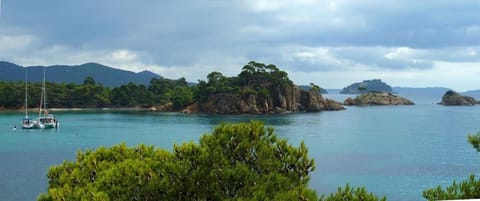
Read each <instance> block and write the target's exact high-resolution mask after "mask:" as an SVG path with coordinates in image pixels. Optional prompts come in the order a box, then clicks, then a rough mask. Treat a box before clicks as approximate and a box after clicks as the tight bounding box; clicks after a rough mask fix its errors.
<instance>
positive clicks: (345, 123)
mask: <svg viewBox="0 0 480 201" xmlns="http://www.w3.org/2000/svg"><path fill="white" fill-rule="evenodd" d="M330 96H331V98H338V97H340V96H342V95H330ZM340 98H343V97H340ZM429 102H430V101H429ZM22 116H23V115H22V114H21V113H1V114H0V200H7V201H8V200H35V199H36V197H37V195H38V194H39V193H41V192H44V191H46V189H47V179H46V176H45V175H46V173H47V170H48V168H49V167H50V166H52V165H56V164H60V163H61V162H62V161H64V160H73V159H74V157H75V152H76V151H77V150H85V149H87V148H90V149H95V148H97V147H99V146H111V145H114V144H119V143H122V142H125V143H126V144H127V145H136V144H139V143H145V144H151V145H155V146H158V147H162V148H165V149H169V150H171V148H172V147H173V144H174V143H182V142H189V141H197V140H198V139H199V137H200V136H201V135H202V134H203V133H206V132H209V131H210V130H211V129H212V128H213V127H214V126H215V125H216V124H218V123H219V122H222V121H228V122H242V121H248V120H250V119H257V120H262V121H265V123H266V124H267V125H270V126H273V127H275V129H276V132H277V134H278V135H280V136H282V137H285V138H287V139H288V140H289V142H290V143H292V144H295V145H298V144H299V143H300V142H301V141H302V140H303V141H304V142H305V143H306V144H307V146H308V148H309V156H310V157H312V158H314V159H315V162H316V170H315V171H314V172H313V173H312V174H311V176H312V179H311V181H310V186H311V187H312V188H314V189H316V190H317V192H318V193H319V194H321V193H329V192H334V191H336V189H337V187H338V186H344V185H345V184H346V183H350V184H352V185H354V186H358V185H363V186H365V187H366V188H367V189H368V190H369V191H372V192H374V193H375V194H379V195H387V197H388V199H389V200H423V198H422V195H421V192H422V191H423V190H424V189H426V188H429V187H434V186H436V185H447V184H450V183H451V182H452V181H453V180H463V179H466V178H467V177H468V176H469V174H471V173H475V174H476V173H480V154H479V153H477V152H476V151H475V150H474V149H473V148H472V147H471V145H470V144H468V143H467V141H466V136H467V134H469V133H476V132H477V131H480V106H473V107H444V106H439V105H435V104H431V103H425V104H418V105H415V106H385V107H384V106H382V107H348V108H347V110H345V111H339V112H320V113H299V114H288V115H237V116H218V115H217V116H215V115H213V116H209V115H183V114H176V113H149V112H111V111H91V112H61V113H60V112H57V116H58V118H59V119H60V121H61V128H60V129H58V130H21V129H19V130H17V131H13V130H11V125H13V124H15V123H16V124H19V121H20V120H21V118H22Z"/></svg>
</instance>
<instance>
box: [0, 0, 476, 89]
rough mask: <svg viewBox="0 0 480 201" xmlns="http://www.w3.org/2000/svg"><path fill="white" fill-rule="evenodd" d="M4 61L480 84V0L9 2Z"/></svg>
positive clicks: (336, 80) (325, 81) (0, 37)
mask: <svg viewBox="0 0 480 201" xmlns="http://www.w3.org/2000/svg"><path fill="white" fill-rule="evenodd" d="M0 1H1V11H0V59H1V60H5V61H10V62H13V63H16V64H19V65H23V66H30V65H54V64H67V65H79V64H83V63H87V62H98V63H101V64H104V65H107V66H111V67H115V68H121V69H125V70H130V71H134V72H140V71H143V70H150V71H152V72H155V73H157V74H160V75H162V76H164V77H167V78H171V79H177V78H180V77H185V78H186V79H187V80H189V81H192V82H195V81H197V80H200V79H201V80H205V79H206V76H207V74H208V73H210V72H212V71H218V72H221V73H223V74H224V75H226V76H234V75H238V74H239V73H240V71H241V68H242V67H243V66H244V65H245V64H247V63H248V62H249V61H257V62H262V63H266V64H275V65H276V66H277V67H279V68H280V69H281V70H284V71H286V72H287V73H288V75H289V77H290V79H292V80H293V81H294V82H295V83H296V84H309V83H315V84H318V85H320V86H321V87H323V88H343V87H345V86H347V85H349V84H351V83H354V82H360V81H362V80H367V79H382V80H383V81H385V82H387V83H388V84H390V85H392V86H405V87H434V86H441V87H448V88H452V89H455V90H458V91H465V90H473V89H480V0H458V1H452V0H381V1H378V0H361V1H359V0H236V1H231V0H141V1H135V0H101V1H99V0H47V1H39V0H0Z"/></svg>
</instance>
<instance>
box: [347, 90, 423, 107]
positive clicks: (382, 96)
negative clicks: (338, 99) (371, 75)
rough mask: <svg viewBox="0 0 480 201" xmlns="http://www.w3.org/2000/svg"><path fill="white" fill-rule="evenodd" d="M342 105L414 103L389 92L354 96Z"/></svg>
mask: <svg viewBox="0 0 480 201" xmlns="http://www.w3.org/2000/svg"><path fill="white" fill-rule="evenodd" d="M343 104H344V105H349V106H350V105H360V106H361V105H414V104H415V103H413V102H412V101H410V100H408V99H406V98H403V97H400V96H396V95H393V94H391V93H374V92H370V93H366V94H361V95H359V96H357V97H356V98H347V99H346V100H345V101H344V102H343Z"/></svg>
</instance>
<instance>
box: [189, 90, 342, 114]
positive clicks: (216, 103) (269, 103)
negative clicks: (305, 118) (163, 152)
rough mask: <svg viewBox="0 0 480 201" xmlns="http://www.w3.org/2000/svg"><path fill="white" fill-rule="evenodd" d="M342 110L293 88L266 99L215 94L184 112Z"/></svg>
mask: <svg viewBox="0 0 480 201" xmlns="http://www.w3.org/2000/svg"><path fill="white" fill-rule="evenodd" d="M343 109H344V108H343V107H342V105H341V104H340V103H339V102H336V101H333V100H330V99H324V98H323V97H322V96H321V95H320V94H319V93H317V92H315V91H313V90H310V91H304V90H301V89H299V88H298V87H296V86H293V87H290V86H287V87H283V88H281V89H280V90H278V91H276V93H274V95H272V96H267V97H265V96H263V95H242V94H239V93H219V94H215V95H212V96H210V97H208V99H207V100H206V101H205V102H204V103H195V104H193V105H191V106H189V107H187V108H186V111H187V112H191V113H215V114H267V113H286V112H302V111H304V112H318V111H322V110H343Z"/></svg>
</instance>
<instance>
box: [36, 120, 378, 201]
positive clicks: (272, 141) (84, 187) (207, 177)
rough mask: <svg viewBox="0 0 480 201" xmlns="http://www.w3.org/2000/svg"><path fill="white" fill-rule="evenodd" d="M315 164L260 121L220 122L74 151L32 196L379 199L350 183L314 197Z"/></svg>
mask: <svg viewBox="0 0 480 201" xmlns="http://www.w3.org/2000/svg"><path fill="white" fill-rule="evenodd" d="M314 169H315V163H314V160H313V159H311V158H310V157H309V156H308V149H307V147H306V146H305V144H304V143H303V142H301V143H300V145H299V146H298V147H295V146H292V145H290V144H289V143H288V142H287V140H285V139H282V138H279V137H278V136H277V135H276V134H275V133H274V129H273V128H271V127H268V128H265V127H264V125H263V123H261V122H255V121H252V122H249V123H240V124H227V123H224V124H220V125H219V126H217V127H216V128H214V129H213V131H212V133H210V134H205V135H203V136H202V137H201V138H200V140H199V143H198V144H197V143H193V142H190V143H184V144H182V145H174V147H173V150H172V151H168V150H164V149H159V148H155V147H153V146H146V145H138V146H135V147H127V146H126V145H125V144H121V145H117V146H113V147H110V148H105V147H100V148H98V149H97V150H95V151H92V150H87V151H85V152H78V153H77V155H76V160H75V161H65V162H63V164H61V165H58V166H54V167H51V168H50V170H49V171H48V175H47V176H48V180H49V181H48V184H49V187H48V191H47V192H45V193H43V194H41V195H39V197H38V200H39V201H60V200H102V201H107V200H119V201H122V200H244V201H245V200H322V201H336V200H367V201H376V200H385V198H379V197H377V196H375V195H373V194H371V193H369V192H367V191H366V190H365V189H364V188H351V187H350V186H349V185H347V186H346V187H345V188H340V189H339V191H338V192H337V193H333V194H331V195H328V196H320V197H318V196H317V193H316V192H315V191H314V190H312V189H311V188H309V187H308V181H309V179H310V176H309V174H310V172H311V171H313V170H314Z"/></svg>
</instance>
